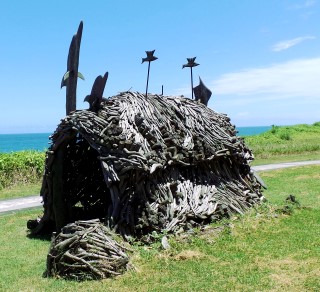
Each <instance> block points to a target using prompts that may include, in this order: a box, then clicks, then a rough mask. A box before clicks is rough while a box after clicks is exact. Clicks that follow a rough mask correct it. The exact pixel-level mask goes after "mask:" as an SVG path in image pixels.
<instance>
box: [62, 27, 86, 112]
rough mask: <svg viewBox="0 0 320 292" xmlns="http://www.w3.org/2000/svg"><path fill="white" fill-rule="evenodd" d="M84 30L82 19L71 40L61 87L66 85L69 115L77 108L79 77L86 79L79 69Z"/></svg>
mask: <svg viewBox="0 0 320 292" xmlns="http://www.w3.org/2000/svg"><path fill="white" fill-rule="evenodd" d="M82 30H83V22H82V21H81V22H80V24H79V27H78V31H77V33H76V34H75V35H74V36H73V37H72V40H71V44H70V47H69V54H68V61H67V72H66V73H65V74H64V75H63V78H62V81H61V88H62V87H63V86H66V114H67V115H69V114H70V113H71V112H72V111H75V110H76V106H77V105H76V104H77V81H78V77H79V78H81V79H83V80H84V77H83V75H82V74H81V73H80V72H79V71H78V67H79V55H80V45H81V37H82Z"/></svg>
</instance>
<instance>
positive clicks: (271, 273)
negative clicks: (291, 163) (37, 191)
mask: <svg viewBox="0 0 320 292" xmlns="http://www.w3.org/2000/svg"><path fill="white" fill-rule="evenodd" d="M319 173H320V166H305V167H299V168H290V169H282V170H276V171H269V172H262V173H260V176H261V177H262V178H263V179H264V180H265V182H266V183H267V185H268V187H269V188H268V190H267V191H266V192H265V196H266V197H267V199H268V201H269V203H268V204H265V205H263V206H261V207H260V208H257V209H256V210H254V209H252V210H251V211H250V212H248V213H247V214H246V215H244V216H238V217H237V218H233V219H232V220H226V221H224V222H223V223H224V224H226V226H227V227H226V228H225V229H224V231H222V232H221V233H220V235H217V234H216V233H210V232H206V233H202V232H197V233H196V235H194V236H191V237H189V238H187V239H183V240H182V239H170V244H171V250H169V251H162V250H160V249H159V243H155V244H153V245H152V246H150V247H144V246H138V245H137V246H134V249H135V252H134V254H133V255H132V256H131V258H132V263H133V264H134V266H135V271H130V272H127V273H126V274H124V275H123V276H120V277H117V278H115V279H107V280H104V281H92V282H82V283H77V282H72V281H64V280H57V279H47V278H42V273H43V271H44V270H45V260H46V255H47V252H48V248H49V242H48V241H43V240H39V239H29V238H27V237H26V221H27V220H28V219H30V218H35V217H36V216H37V214H38V213H40V214H41V210H30V211H23V212H19V213H16V214H6V215H0V225H1V233H0V246H1V249H0V291H235V290H236V291H267V290H268V291H269V290H272V291H284V290H286V291H319V290H320V263H319V257H320V247H319V238H320V176H319ZM290 194H293V195H295V196H296V197H297V199H298V200H299V201H300V203H301V205H302V208H301V209H295V210H294V212H293V214H292V215H290V216H289V215H285V214H282V213H281V212H280V211H277V209H278V210H280V209H282V208H283V205H284V200H285V198H286V197H287V196H288V195H290Z"/></svg>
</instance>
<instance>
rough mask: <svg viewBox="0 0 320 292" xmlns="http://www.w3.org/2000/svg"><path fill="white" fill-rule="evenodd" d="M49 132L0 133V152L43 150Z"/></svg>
mask: <svg viewBox="0 0 320 292" xmlns="http://www.w3.org/2000/svg"><path fill="white" fill-rule="evenodd" d="M270 129H271V127H270V126H262V127H237V130H238V131H239V132H238V136H251V135H257V134H261V133H263V132H266V131H268V130H270ZM49 136H50V134H49V133H37V134H0V152H13V151H22V150H38V151H44V150H46V149H47V148H48V147H49Z"/></svg>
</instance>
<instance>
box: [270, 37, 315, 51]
mask: <svg viewBox="0 0 320 292" xmlns="http://www.w3.org/2000/svg"><path fill="white" fill-rule="evenodd" d="M312 39H315V37H314V36H304V37H298V38H294V39H291V40H285V41H281V42H278V43H276V44H275V45H273V46H272V51H274V52H280V51H283V50H287V49H289V48H291V47H293V46H295V45H297V44H300V43H301V42H303V41H306V40H312Z"/></svg>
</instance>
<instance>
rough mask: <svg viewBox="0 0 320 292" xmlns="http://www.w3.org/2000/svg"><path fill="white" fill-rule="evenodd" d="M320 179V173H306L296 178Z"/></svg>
mask: <svg viewBox="0 0 320 292" xmlns="http://www.w3.org/2000/svg"><path fill="white" fill-rule="evenodd" d="M310 178H311V179H320V174H313V175H306V174H302V175H299V176H297V177H296V178H295V180H304V179H310Z"/></svg>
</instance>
